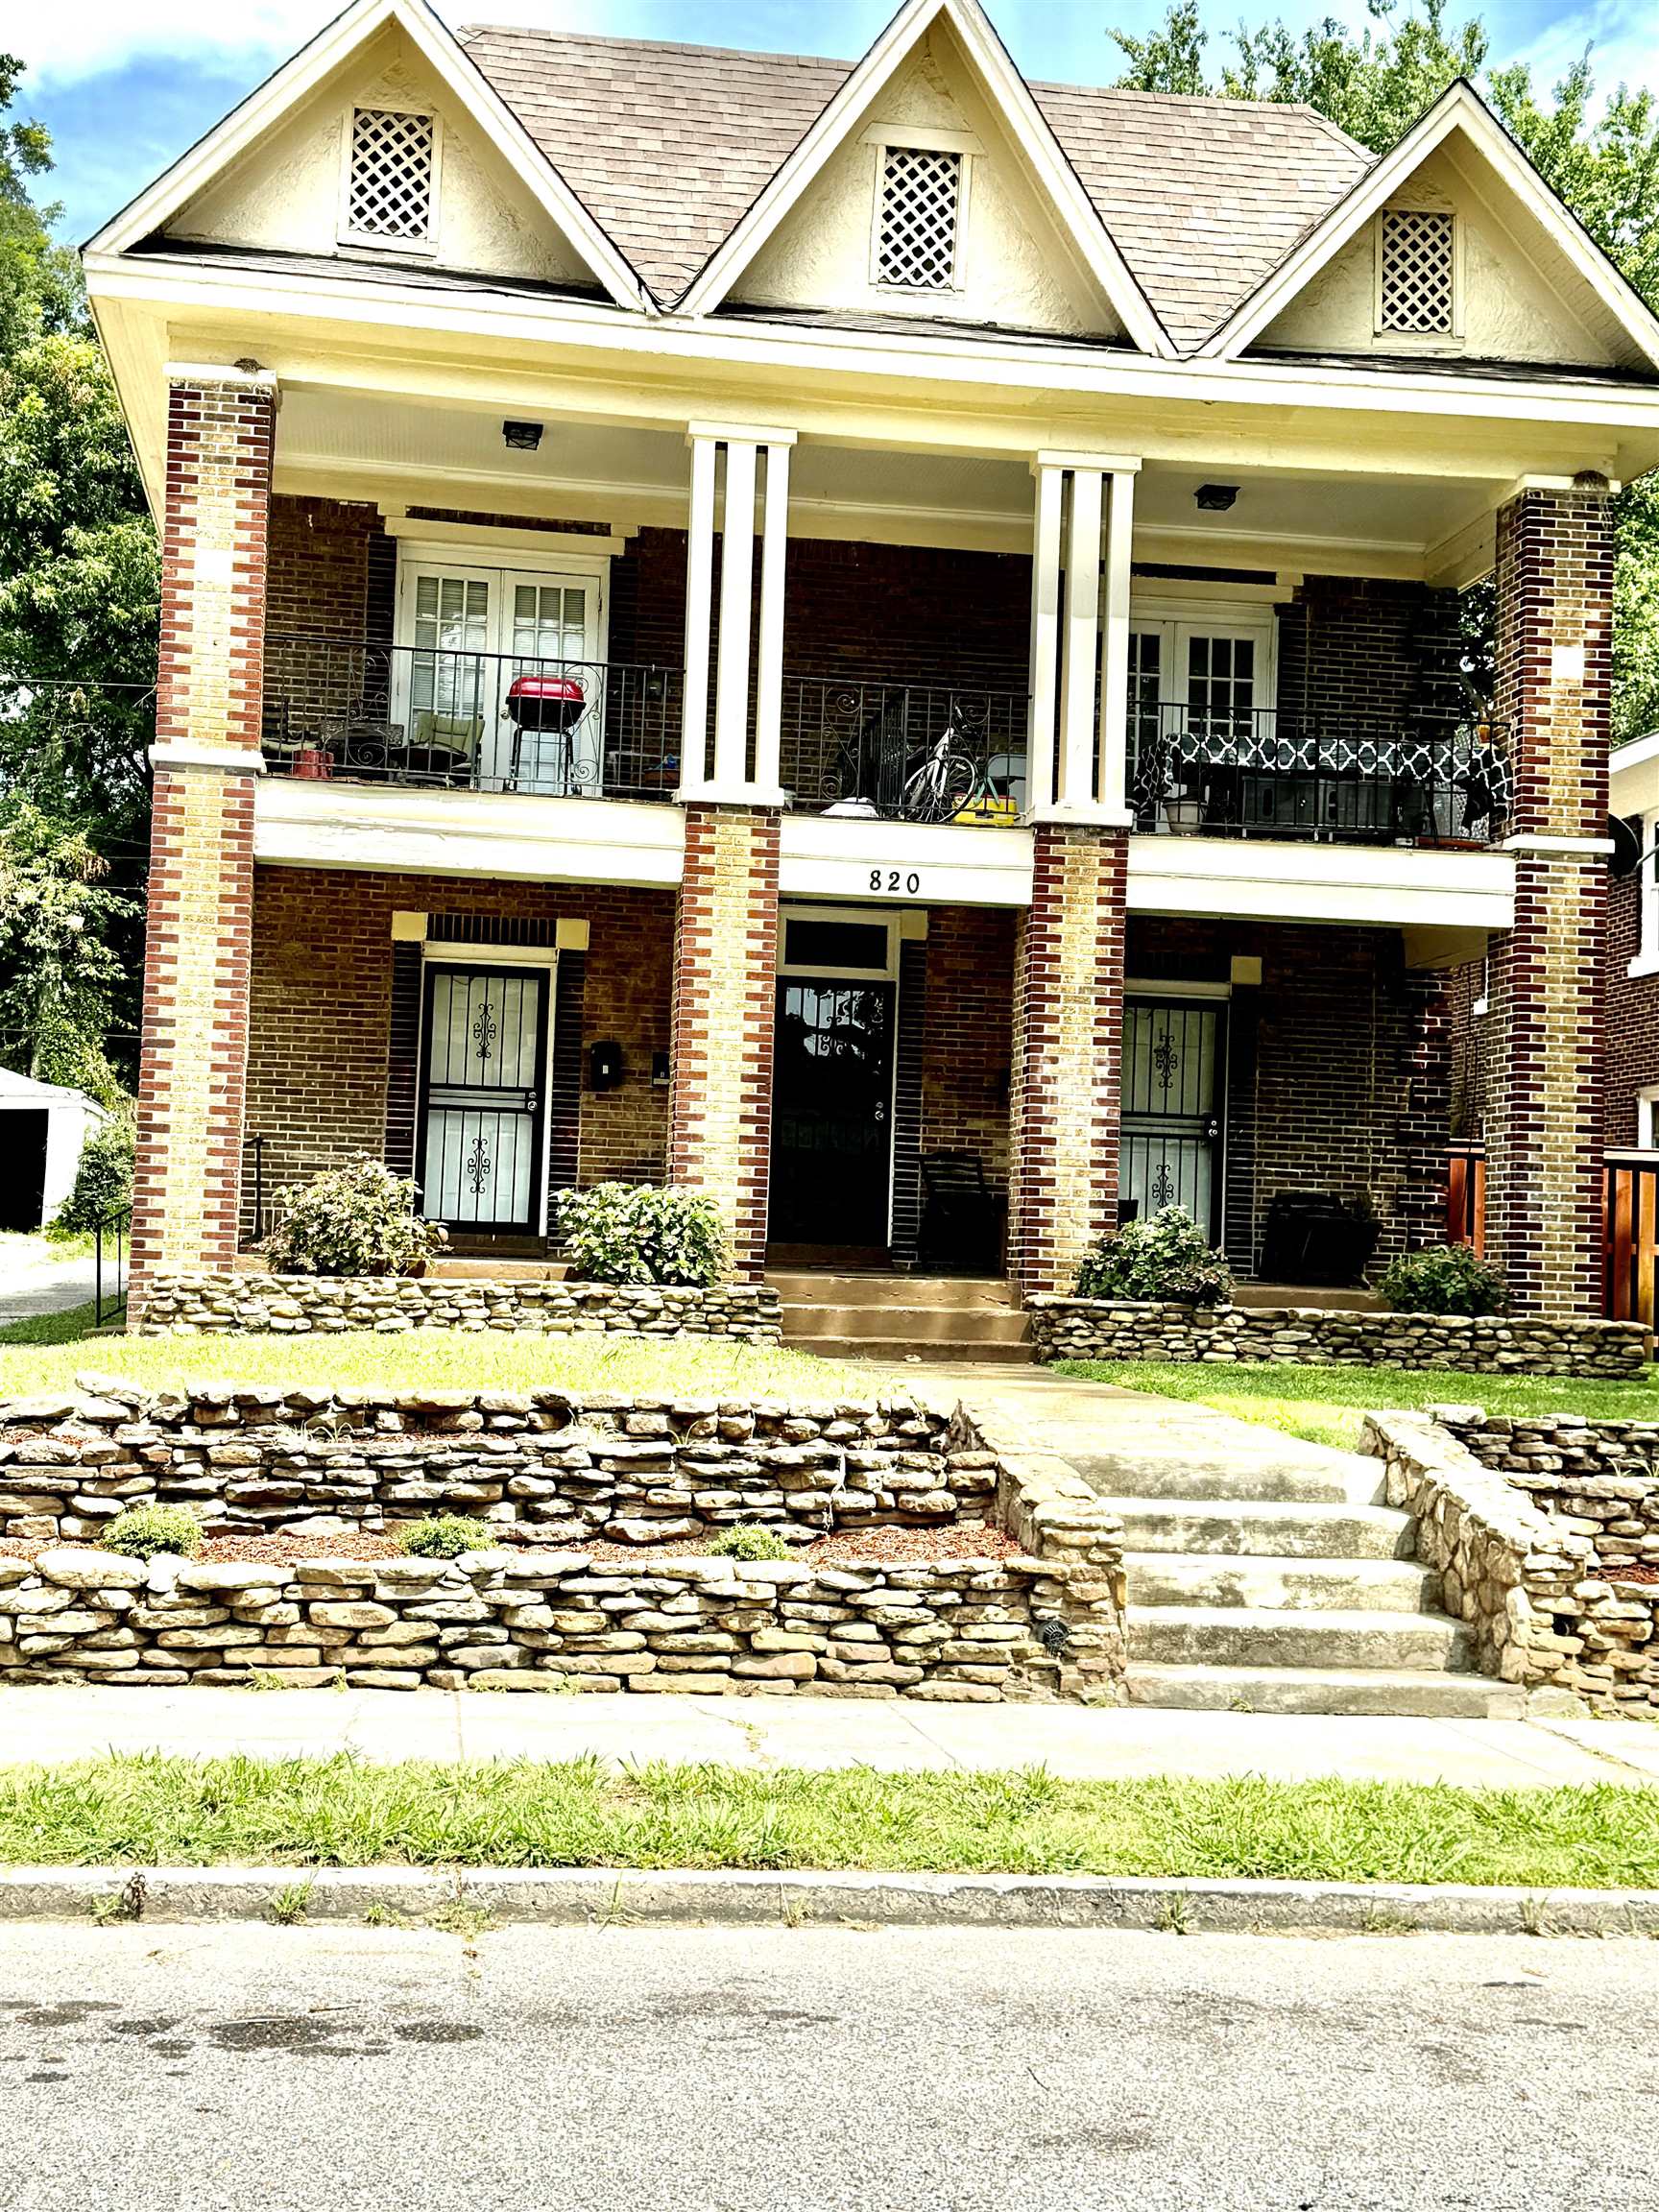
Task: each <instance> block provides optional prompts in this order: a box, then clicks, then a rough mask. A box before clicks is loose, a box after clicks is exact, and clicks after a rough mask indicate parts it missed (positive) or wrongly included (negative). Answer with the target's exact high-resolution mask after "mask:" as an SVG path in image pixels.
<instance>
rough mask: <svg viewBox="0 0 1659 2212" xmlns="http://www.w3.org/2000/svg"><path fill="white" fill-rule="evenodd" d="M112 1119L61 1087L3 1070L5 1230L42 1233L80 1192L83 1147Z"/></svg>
mask: <svg viewBox="0 0 1659 2212" xmlns="http://www.w3.org/2000/svg"><path fill="white" fill-rule="evenodd" d="M107 1118H108V1117H107V1115H106V1113H105V1110H104V1108H103V1107H102V1106H100V1105H98V1104H96V1103H95V1101H94V1100H92V1099H90V1098H88V1097H86V1096H85V1094H84V1093H83V1092H80V1091H66V1090H65V1089H64V1088H63V1086H62V1085H61V1084H60V1083H37V1082H36V1079H35V1078H34V1076H33V1075H18V1074H16V1073H14V1072H13V1070H12V1069H10V1068H0V1160H4V1162H5V1166H4V1168H3V1169H0V1229H22V1230H31V1229H39V1228H41V1227H43V1226H44V1225H45V1223H46V1222H48V1221H50V1220H52V1219H53V1217H54V1216H55V1215H56V1214H57V1213H58V1210H59V1208H60V1206H61V1205H62V1204H63V1201H64V1200H65V1199H66V1198H67V1197H68V1195H69V1193H70V1191H71V1190H74V1188H75V1174H76V1170H77V1169H78V1168H79V1166H80V1165H81V1148H82V1146H83V1145H84V1143H85V1142H86V1140H87V1138H88V1137H90V1136H92V1135H93V1134H94V1133H95V1132H96V1131H97V1130H98V1129H100V1128H102V1127H103V1125H104V1122H105V1120H106V1119H107Z"/></svg>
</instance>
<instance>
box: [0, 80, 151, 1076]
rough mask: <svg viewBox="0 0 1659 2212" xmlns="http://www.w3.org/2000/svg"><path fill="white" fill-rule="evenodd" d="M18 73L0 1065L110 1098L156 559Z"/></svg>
mask: <svg viewBox="0 0 1659 2212" xmlns="http://www.w3.org/2000/svg"><path fill="white" fill-rule="evenodd" d="M22 66H23V65H22V63H21V62H20V61H19V60H17V59H16V58H15V57H13V56H11V55H0V1061H4V1062H8V1063H10V1064H11V1065H12V1066H15V1067H20V1068H28V1069H30V1070H32V1071H34V1072H35V1073H36V1074H41V1075H45V1076H46V1077H47V1078H48V1079H49V1080H54V1081H57V1080H63V1081H70V1082H76V1083H84V1084H88V1085H89V1086H90V1087H91V1088H93V1089H108V1083H109V1079H110V1078H109V1062H110V1058H111V1057H113V1058H114V1059H115V1060H116V1061H117V1062H118V1063H119V1066H120V1069H121V1071H122V1072H123V1073H126V1074H131V1072H132V1058H133V1054H132V1045H133V1039H134V1033H135V1031H136V1028H137V1005H138V969H139V954H140V946H141V939H140V935H139V919H140V912H141V908H140V905H139V902H137V900H136V899H135V898H134V897H132V896H128V895H126V894H125V892H124V891H122V890H118V889H117V888H116V887H115V885H116V883H120V884H123V885H125V886H128V887H130V888H131V889H132V890H133V891H135V890H136V889H137V888H138V885H139V878H140V875H141V870H142V856H143V854H144V852H145V849H146V847H147V845H148V841H149V812H150V788H149V776H148V770H147V767H146V761H145V754H146V749H147V747H148V745H149V743H150V740H151V737H152V734H153V731H154V726H155V694H154V686H155V678H156V628H157V618H158V612H159V599H160V585H159V564H158V561H157V556H156V534H155V531H154V529H153V527H152V525H151V521H150V517H149V515H148V513H147V512H146V508H145V503H144V495H143V490H142V487H141V485H140V483H139V480H138V474H137V470H136V469H135V467H134V465H133V461H132V451H131V448H130V446H129V445H128V440H127V432H126V426H125V424H124V423H123V421H122V419H121V410H120V406H119V404H118V402H117V399H116V397H115V390H114V385H113V383H112V381H111V378H110V375H109V372H108V366H107V364H106V362H105V360H104V356H103V353H102V351H101V349H100V348H99V346H98V344H97V341H96V339H95V337H94V335H93V332H92V327H91V324H90V321H89V319H88V316H87V313H86V304H85V300H84V296H83V293H82V290H81V285H80V277H79V272H78V270H77V268H76V265H75V262H74V259H73V257H72V256H71V255H70V254H68V253H67V252H64V251H63V250H62V249H61V248H60V247H59V246H57V245H56V244H55V243H54V242H53V238H52V225H53V223H54V222H55V221H56V220H57V216H58V212H59V210H58V209H57V208H56V207H53V206H49V205H43V204H38V203H37V202H36V198H35V196H34V191H35V187H36V184H37V182H38V180H40V179H41V178H43V177H44V176H45V175H46V174H47V173H48V172H49V170H50V168H51V147H50V143H49V141H48V138H47V135H46V133H45V132H44V131H43V130H42V129H41V128H40V126H39V125H38V124H36V123H33V122H30V121H28V120H26V119H22V118H19V117H17V116H16V115H15V114H14V113H13V109H14V107H15V104H16V98H17V85H18V80H19V78H20V76H21V74H22ZM65 931H67V932H68V935H65V934H64V932H65ZM112 1029H113V1030H114V1031H115V1032H116V1033H117V1036H116V1038H115V1040H114V1041H113V1042H112V1040H111V1030H112Z"/></svg>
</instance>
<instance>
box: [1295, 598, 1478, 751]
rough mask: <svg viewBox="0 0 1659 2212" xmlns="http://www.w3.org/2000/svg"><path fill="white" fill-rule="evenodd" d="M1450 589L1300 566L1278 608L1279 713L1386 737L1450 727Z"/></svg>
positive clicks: (1454, 661)
mask: <svg viewBox="0 0 1659 2212" xmlns="http://www.w3.org/2000/svg"><path fill="white" fill-rule="evenodd" d="M1459 657H1460V656H1459V639H1458V635H1457V594H1456V592H1455V591H1434V590H1431V589H1429V588H1428V586H1426V585H1422V584H1407V583H1398V582H1395V581H1393V580H1392V579H1388V578H1383V577H1363V576H1358V577H1356V576H1309V577H1306V578H1304V580H1303V581H1302V583H1300V584H1299V585H1298V586H1297V587H1296V589H1295V591H1294V592H1293V594H1292V597H1291V603H1290V605H1289V606H1287V607H1282V608H1281V609H1280V610H1279V697H1278V706H1279V710H1280V715H1281V717H1282V719H1283V720H1284V721H1285V722H1286V723H1289V722H1290V721H1292V720H1297V719H1301V720H1306V721H1307V722H1309V723H1310V724H1313V725H1316V726H1321V727H1326V728H1330V729H1333V730H1337V731H1340V733H1342V734H1343V735H1344V736H1365V737H1378V738H1382V737H1388V736H1392V735H1393V734H1395V733H1397V732H1398V730H1399V729H1400V726H1401V720H1402V717H1403V716H1404V717H1405V718H1406V719H1407V721H1408V722H1409V723H1410V724H1411V726H1412V727H1414V728H1416V729H1425V730H1433V729H1440V730H1444V731H1447V732H1450V731H1451V730H1453V729H1455V727H1456V725H1457V722H1458V721H1459V719H1460V717H1461V715H1462V712H1463V704H1462V691H1461V687H1460V685H1459V684H1458V682H1457V666H1458V661H1459Z"/></svg>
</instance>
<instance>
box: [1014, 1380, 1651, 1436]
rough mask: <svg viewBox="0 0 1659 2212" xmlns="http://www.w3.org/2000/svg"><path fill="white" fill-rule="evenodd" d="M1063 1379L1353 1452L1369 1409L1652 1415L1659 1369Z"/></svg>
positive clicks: (1621, 1416) (1642, 1418) (1609, 1416)
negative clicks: (1113, 1386) (1584, 1375)
mask: <svg viewBox="0 0 1659 2212" xmlns="http://www.w3.org/2000/svg"><path fill="white" fill-rule="evenodd" d="M1057 1372H1058V1373H1060V1374H1062V1375H1078V1376H1085V1377H1087V1378H1089V1379H1090V1380H1091V1381H1094V1382H1096V1383H1119V1384H1121V1385H1122V1387H1123V1388H1124V1389H1127V1390H1153V1391H1157V1392H1158V1393H1159V1394H1160V1395H1161V1396H1163V1397H1166V1398H1195V1399H1198V1400H1199V1401H1201V1402H1202V1403H1203V1404H1204V1405H1206V1406H1217V1407H1220V1408H1221V1410H1222V1411H1223V1412H1224V1413H1237V1414H1238V1416H1239V1417H1240V1419H1242V1420H1245V1421H1264V1422H1266V1423H1267V1424H1268V1425H1269V1426H1270V1427H1272V1428H1275V1429H1284V1430H1287V1431H1289V1433H1290V1434H1291V1435H1292V1436H1307V1437H1310V1438H1311V1439H1312V1441H1313V1442H1314V1443H1316V1444H1335V1445H1340V1446H1343V1447H1345V1448H1351V1447H1352V1446H1353V1445H1355V1444H1357V1443H1358V1440H1359V1431H1360V1429H1361V1427H1362V1426H1363V1422H1364V1416H1365V1414H1366V1412H1367V1411H1368V1410H1388V1411H1406V1410H1409V1409H1410V1408H1412V1407H1419V1406H1448V1405H1457V1406H1480V1407H1484V1408H1485V1410H1486V1411H1487V1412H1488V1413H1583V1414H1587V1415H1588V1416H1590V1417H1591V1418H1592V1419H1595V1418H1597V1417H1605V1418H1607V1419H1609V1420H1622V1419H1623V1420H1637V1421H1659V1383H1656V1381H1655V1378H1656V1377H1659V1369H1652V1368H1650V1369H1649V1370H1648V1372H1647V1377H1646V1378H1644V1379H1643V1380H1642V1381H1641V1382H1636V1383H1578V1382H1575V1381H1573V1380H1572V1379H1571V1378H1570V1377H1567V1376H1549V1375H1545V1376H1535V1375H1459V1374H1456V1373H1455V1372H1453V1371H1451V1370H1449V1369H1444V1368H1416V1367H1211V1366H1205V1365H1202V1364H1192V1365H1180V1364H1176V1363H1174V1362H1171V1361H1167V1360H1107V1359H1068V1360H1064V1361H1062V1362H1061V1363H1060V1365H1059V1367H1058V1370H1057Z"/></svg>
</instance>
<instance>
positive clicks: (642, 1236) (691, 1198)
mask: <svg viewBox="0 0 1659 2212" xmlns="http://www.w3.org/2000/svg"><path fill="white" fill-rule="evenodd" d="M558 1222H559V1236H560V1239H561V1241H562V1242H563V1244H564V1247H565V1260H566V1261H567V1262H568V1263H569V1268H570V1272H571V1274H572V1275H573V1276H574V1277H575V1278H576V1280H577V1281H578V1282H583V1283H662V1284H679V1285H685V1286H691V1287H693V1288H700V1287H702V1286H704V1285H707V1284H709V1283H718V1282H719V1281H720V1279H721V1277H722V1276H723V1275H724V1274H725V1272H726V1229H725V1224H724V1223H723V1222H722V1220H721V1218H720V1212H719V1209H718V1207H716V1205H715V1203H714V1201H713V1199H712V1198H709V1197H706V1196H704V1194H703V1193H702V1192H701V1191H697V1190H673V1189H668V1190H663V1189H660V1188H659V1187H658V1186H656V1185H655V1184H650V1183H595V1184H593V1185H592V1187H591V1188H590V1189H589V1190H565V1191H561V1193H560V1196H559V1203H558Z"/></svg>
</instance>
